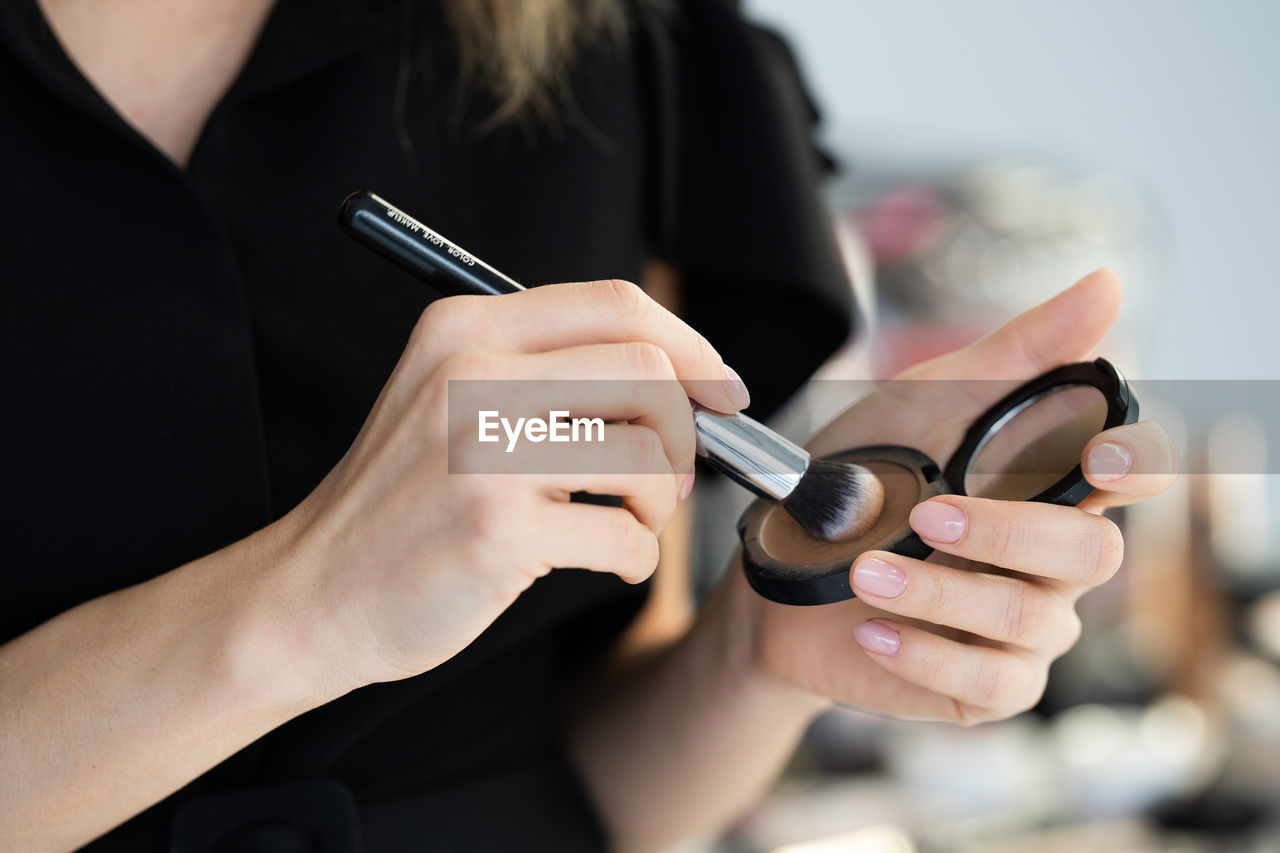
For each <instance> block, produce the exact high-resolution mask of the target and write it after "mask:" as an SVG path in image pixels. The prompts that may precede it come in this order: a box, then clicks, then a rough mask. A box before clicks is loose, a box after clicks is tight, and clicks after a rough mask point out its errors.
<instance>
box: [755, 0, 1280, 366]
mask: <svg viewBox="0 0 1280 853" xmlns="http://www.w3.org/2000/svg"><path fill="white" fill-rule="evenodd" d="M745 7H746V9H747V11H748V13H749V14H751V15H753V16H754V17H756V18H759V19H761V20H763V21H765V22H767V23H770V24H772V25H774V26H776V27H777V28H778V29H780V30H782V31H783V32H784V33H785V34H787V35H788V36H789V37H790V39H791V42H792V44H793V45H794V46H795V47H796V49H797V51H798V53H799V54H800V56H801V61H802V64H803V66H804V68H805V71H806V73H807V76H808V79H809V82H810V84H811V86H812V87H813V89H814V91H815V94H816V95H817V97H818V99H819V100H820V102H821V104H822V107H823V109H824V111H825V113H826V125H827V128H826V134H825V135H826V139H827V142H828V144H829V145H830V146H831V147H832V148H833V149H834V150H836V151H837V152H839V153H841V154H842V155H844V157H845V158H846V159H850V160H853V161H856V162H858V163H861V164H863V168H867V169H873V168H876V167H878V166H887V167H892V168H895V169H896V168H901V167H904V166H905V167H911V166H922V167H930V166H935V165H938V164H940V163H948V162H956V161H958V160H964V159H967V158H971V157H983V156H998V155H1002V154H1013V155H1027V154H1032V155H1037V156H1040V157H1041V158H1042V159H1046V160H1049V161H1053V160H1055V159H1057V160H1059V161H1061V162H1064V163H1068V164H1075V165H1079V166H1083V167H1086V168H1091V169H1093V168H1096V169H1103V170H1107V171H1114V172H1117V173H1119V174H1122V175H1126V176H1128V177H1129V178H1131V179H1133V180H1134V181H1135V182H1136V183H1137V184H1138V185H1139V186H1140V187H1142V189H1143V190H1144V191H1145V194H1146V196H1147V198H1148V200H1149V201H1150V202H1151V203H1152V204H1153V206H1154V207H1155V208H1156V212H1157V214H1158V215H1159V216H1160V217H1162V218H1163V220H1164V228H1165V230H1166V232H1167V234H1168V236H1169V238H1170V239H1169V245H1168V246H1167V247H1166V248H1167V250H1168V251H1169V257H1168V259H1167V261H1166V268H1167V270H1168V274H1167V280H1162V281H1159V282H1152V283H1149V288H1150V292H1149V293H1147V294H1146V298H1144V299H1143V300H1141V302H1142V303H1146V304H1147V305H1148V307H1147V308H1146V309H1145V310H1153V308H1154V310H1157V311H1159V312H1161V314H1162V315H1163V316H1162V321H1161V322H1159V323H1158V324H1157V323H1149V324H1145V325H1143V324H1139V325H1140V326H1141V327H1142V328H1145V329H1147V331H1146V332H1145V333H1144V334H1145V335H1146V336H1147V337H1148V340H1140V341H1138V343H1139V345H1140V346H1141V347H1142V351H1143V358H1142V362H1143V367H1142V375H1143V376H1147V377H1161V378H1176V379H1189V378H1196V379H1204V378H1223V377H1232V378H1280V273H1277V268H1278V266H1280V252H1277V248H1280V0H1201V2H1194V0H1065V1H1064V0H1058V2H1047V0H746V3H745ZM1064 284H1066V282H1064ZM1153 297H1154V299H1153ZM1152 303H1159V304H1156V305H1153V304H1152Z"/></svg>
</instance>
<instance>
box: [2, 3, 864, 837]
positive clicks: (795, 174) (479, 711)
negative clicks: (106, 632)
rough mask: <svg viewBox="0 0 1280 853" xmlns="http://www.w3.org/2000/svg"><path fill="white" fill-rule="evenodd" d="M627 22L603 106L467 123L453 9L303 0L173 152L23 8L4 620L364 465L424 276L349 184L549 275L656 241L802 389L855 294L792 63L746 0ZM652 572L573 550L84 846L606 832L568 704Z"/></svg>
mask: <svg viewBox="0 0 1280 853" xmlns="http://www.w3.org/2000/svg"><path fill="white" fill-rule="evenodd" d="M636 24H637V25H636V27H635V28H634V32H633V33H632V37H631V39H630V41H629V42H628V44H627V45H625V46H604V45H601V46H598V47H595V48H593V49H591V50H589V51H587V52H586V54H585V55H583V56H582V57H581V58H580V60H579V62H578V64H577V66H576V69H575V72H574V75H573V81H572V82H573V91H574V94H575V100H576V104H577V106H578V108H579V110H580V116H577V117H571V118H570V119H569V120H567V121H565V122H564V123H562V126H561V127H559V128H550V127H545V126H540V127H510V128H504V129H500V130H497V131H493V132H489V133H480V132H478V131H477V125H478V124H479V122H480V121H481V120H482V119H483V118H484V117H486V116H487V115H488V114H489V111H490V109H491V108H492V106H493V104H492V102H491V100H490V99H488V98H487V97H484V96H481V95H479V94H475V93H472V94H470V95H469V96H468V97H466V98H463V97H460V95H459V93H458V90H457V87H456V85H455V83H456V80H455V75H454V70H453V69H454V67H455V63H456V60H455V57H454V55H453V53H452V47H451V45H450V43H449V40H448V38H447V35H446V28H445V27H444V25H443V22H442V21H441V19H440V13H439V10H438V9H437V8H436V5H435V4H434V3H421V2H418V3H414V2H400V0H363V2H357V0H309V2H308V1H307V0H280V2H279V3H278V6H277V8H276V9H275V10H274V12H273V13H272V16H271V17H270V19H269V21H268V23H267V25H266V28H265V30H264V32H263V34H262V36H261V38H260V40H259V42H258V44H257V45H256V47H255V49H254V52H253V54H252V56H251V57H250V59H249V62H248V64H247V66H246V67H245V69H244V71H243V72H242V74H241V75H240V77H239V78H238V79H237V80H236V81H235V83H234V85H233V86H232V88H231V90H230V92H229V93H228V94H227V95H226V97H225V98H224V99H223V100H222V102H221V103H220V104H219V105H218V107H217V108H216V110H215V111H214V113H213V115H212V117H211V118H210V120H209V122H208V124H207V125H206V127H205V128H204V130H203V132H202V134H201V136H200V139H199V141H198V144H197V146H196V148H195V151H194V153H193V155H192V157H191V161H190V164H189V166H188V168H187V169H186V170H185V171H184V170H181V169H179V168H176V167H175V166H174V165H173V164H172V163H171V162H170V161H169V160H167V159H166V158H165V157H164V156H163V155H162V154H161V153H160V152H158V151H157V150H156V149H155V148H154V147H152V146H151V145H150V144H149V143H148V142H147V141H146V140H145V139H144V138H143V137H141V136H140V135H139V134H138V133H137V132H136V131H134V130H133V129H132V128H131V127H130V126H129V125H128V124H127V123H126V122H125V121H123V120H122V119H121V118H120V117H119V115H117V114H116V113H115V112H114V111H113V110H112V108H111V107H110V106H109V105H108V104H107V103H106V102H105V101H104V100H103V99H102V98H101V97H100V96H99V95H98V94H97V93H96V91H95V90H94V89H93V88H92V86H91V85H90V84H89V83H88V82H87V81H86V80H85V79H84V78H83V77H82V76H81V74H80V73H79V72H78V70H77V69H76V68H75V67H74V65H73V64H72V63H71V62H70V60H69V59H68V58H67V56H66V55H65V54H64V52H63V51H62V49H61V48H60V47H59V45H58V44H57V42H56V40H55V39H54V37H53V35H52V33H51V32H50V31H49V29H48V27H47V26H46V24H45V22H44V20H43V18H42V17H41V16H40V13H39V10H38V7H37V6H36V3H35V0H16V2H6V3H3V4H0V117H2V118H0V122H2V123H3V130H2V131H0V162H2V163H3V166H2V167H0V190H2V192H0V198H2V199H3V203H2V204H0V283H2V284H3V287H4V293H5V300H4V307H3V310H0V347H3V351H2V352H3V359H2V363H3V364H4V379H3V383H4V384H3V389H4V399H5V406H4V412H5V414H4V417H3V418H0V422H2V424H3V425H2V426H0V440H2V441H3V447H4V448H5V451H6V464H5V468H6V473H5V478H4V483H5V487H4V489H3V498H0V500H2V501H3V514H2V515H0V518H2V519H3V521H2V522H0V524H3V536H2V537H0V542H2V543H3V546H2V547H3V551H4V556H3V561H2V563H0V572H2V573H3V576H4V580H5V587H6V588H5V592H4V593H3V594H0V640H5V639H9V638H12V637H14V636H16V635H18V634H20V633H22V632H24V631H27V630H29V629H31V628H32V627H34V626H36V625H38V624H39V623H41V622H43V621H45V620H48V619H49V618H51V617H52V616H54V615H55V614H57V613H59V612H61V611H64V610H66V609H68V608H70V607H72V606H74V605H76V604H78V603H80V602H83V601H86V600H88V599H90V598H93V597H95V596H99V595H102V594H104V593H107V592H110V591H113V590H117V589H120V588H122V587H125V586H128V585H130V584H134V583H138V582H141V581H144V580H147V579H148V578H151V577H154V576H156V575H157V574H159V573H162V572H164V571H166V570H168V569H171V568H173V567H175V566H178V565H180V564H182V563H184V562H186V561H189V560H191V559H193V558H195V557H197V556H200V555H202V554H206V553H208V552H211V551H213V550H216V549H218V548H220V547H222V546H224V545H227V544H228V543H230V542H233V541H235V540H237V539H239V538H241V537H243V536H245V535H247V534H248V533H250V532H251V531H253V530H255V529H258V528H261V527H262V526H264V525H266V524H268V523H270V522H271V521H272V520H273V519H275V518H278V517H279V516H281V515H282V514H283V513H284V512H286V511H287V510H288V509H289V508H291V507H292V506H294V505H295V504H296V503H297V502H298V501H299V500H300V499H301V498H302V497H303V496H305V495H306V494H307V493H308V492H309V491H310V490H311V489H312V488H313V487H314V486H315V485H316V483H318V482H319V480H320V479H321V477H323V475H324V474H325V473H326V472H327V471H328V469H329V468H330V467H331V466H332V465H333V464H334V463H335V462H336V461H337V460H338V459H339V458H340V457H341V455H342V454H343V452H344V451H345V450H346V449H347V447H348V446H349V444H350V442H351V440H352V439H353V438H354V436H355V434H356V433H357V431H358V430H359V428H360V425H361V423H362V421H363V419H364V417H365V415H366V414H367V413H368V410H369V408H370V406H371V404H372V402H373V400H374V398H375V396H376V395H377V393H378V390H379V389H380V387H381V386H382V384H383V382H384V381H385V380H386V378H387V377H388V375H389V374H390V370H391V368H392V366H393V365H394V363H395V361H396V359H397V357H398V356H399V354H400V352H401V349H402V348H403V346H404V343H405V341H406V339H407V336H408V333H409V330H410V328H411V327H412V326H413V323H414V321H415V320H416V318H417V316H418V314H419V313H420V312H421V310H422V308H423V307H424V306H425V305H427V304H428V303H429V302H430V301H431V300H432V299H433V298H434V297H435V294H434V293H432V292H431V291H429V290H428V289H426V288H425V287H424V286H423V285H422V284H420V283H419V282H418V281H416V280H415V279H412V278H410V277H409V276H407V275H405V274H404V273H402V272H400V271H399V270H398V269H396V268H394V267H392V266H391V265H390V264H388V263H386V262H385V261H383V260H381V259H379V258H377V257H375V256H373V255H372V254H371V253H369V252H368V251H367V250H366V249H364V248H361V247H359V246H356V245H355V244H353V243H352V242H350V241H349V240H347V239H346V238H344V237H342V236H341V235H340V234H339V232H338V231H337V229H336V226H335V220H334V216H335V211H336V207H337V204H338V203H339V201H341V199H342V198H343V197H344V196H345V195H346V193H348V192H349V191H351V190H353V189H359V188H367V189H372V190H375V191H377V192H379V193H381V194H382V195H384V196H386V197H387V198H388V199H390V200H391V201H393V202H394V203H395V204H397V205H399V206H400V207H402V208H403V209H405V210H407V211H409V212H411V213H413V214H414V215H415V216H417V217H418V218H420V219H421V220H422V221H424V222H426V223H428V224H429V225H431V226H432V227H433V228H435V229H437V230H439V231H440V232H441V233H443V234H446V235H448V236H449V237H450V238H451V239H453V240H455V241H457V242H458V243H460V244H461V245H463V246H466V247H467V248H469V249H471V250H472V251H474V252H476V253H477V255H478V256H480V257H482V258H485V259H486V260H488V261H489V262H491V263H493V264H494V265H495V266H497V267H498V268H500V269H502V270H504V271H506V272H508V273H509V274H512V275H514V276H516V277H517V278H519V279H520V280H522V281H524V282H526V283H543V282H552V281H573V280H589V279H597V278H608V277H617V278H630V279H632V280H635V279H636V278H638V276H639V273H640V269H641V265H642V263H643V262H644V260H645V259H646V258H649V257H661V258H664V259H666V260H668V261H670V262H671V263H673V264H674V265H676V266H677V267H678V268H680V269H681V270H682V273H683V280H684V284H685V290H686V297H685V298H686V308H687V310H686V317H687V319H689V320H690V322H691V323H692V324H693V325H694V326H695V327H697V328H699V329H700V330H701V331H702V332H704V333H705V334H706V335H707V336H708V337H709V338H710V339H711V340H712V341H713V342H714V343H715V344H716V345H717V347H718V348H719V349H720V350H721V352H722V353H723V354H724V355H725V357H726V360H727V362H728V363H729V364H732V365H734V366H735V367H736V368H737V369H738V370H739V372H740V373H741V374H742V375H743V377H744V378H745V379H746V381H747V383H748V385H749V386H750V387H751V389H752V392H753V399H754V400H755V403H754V404H753V407H752V412H753V413H755V414H767V412H768V411H769V410H771V409H773V408H774V407H776V406H777V405H778V404H779V403H781V402H782V401H783V400H784V399H785V398H786V397H787V396H788V395H789V394H790V393H791V392H792V391H794V390H795V388H796V387H797V386H798V385H799V383H800V382H801V381H802V380H803V379H804V377H805V376H806V375H807V374H808V373H809V372H810V371H811V370H812V369H813V368H815V367H816V366H817V365H818V364H819V363H820V362H821V360H822V359H823V358H825V357H826V356H827V355H828V354H830V353H831V352H832V351H833V350H834V349H835V348H836V347H837V346H838V345H839V344H840V343H841V342H842V341H843V340H844V338H845V336H846V334H847V332H848V329H849V322H850V318H851V307H850V303H849V296H848V288H847V286H846V283H845V280H844V276H843V274H842V272H841V269H840V266H839V263H838V259H837V258H836V255H835V252H834V249H833V247H832V244H831V241H830V237H829V234H828V230H827V226H826V220H825V217H824V214H823V212H822V209H821V205H820V204H819V201H818V198H817V192H816V187H817V182H818V180H819V177H820V174H821V172H822V169H823V164H822V161H821V158H820V157H819V155H817V153H816V152H815V149H814V148H813V147H812V146H811V144H810V142H809V139H808V132H809V128H810V124H811V122H812V119H813V115H812V112H811V107H810V106H809V104H808V102H807V101H806V100H805V98H804V94H803V91H802V89H801V87H800V85H799V82H798V79H797V76H796V74H795V70H794V65H793V64H792V63H791V62H790V59H789V57H788V55H787V53H786V51H785V48H783V47H782V46H781V44H780V42H778V41H777V40H776V39H774V38H773V37H771V36H768V35H767V34H765V33H763V32H762V31H759V30H757V29H754V28H752V27H749V26H748V25H746V24H745V23H744V22H743V21H742V20H741V19H740V17H739V16H738V13H737V11H736V9H735V8H734V7H733V5H732V4H730V3H727V2H723V0H698V2H687V3H683V4H680V5H679V6H678V7H677V8H676V9H674V10H673V11H671V12H669V13H664V14H663V15H662V16H658V15H657V14H655V13H653V12H652V11H642V12H640V11H638V12H637V22H636ZM766 330H767V331H768V335H767V337H766V336H765V335H764V332H765V331H766ZM760 340H771V341H778V340H782V341H785V342H786V345H785V348H783V347H780V348H778V349H775V350H768V351H766V350H764V349H763V348H762V347H760V346H759V345H758V343H757V342H758V341H760ZM643 596H644V588H643V587H639V588H636V587H629V586H627V585H626V584H624V583H622V582H621V581H619V580H618V579H616V578H613V577H612V576H605V575H599V574H593V573H588V572H583V571H577V570H560V571H556V572H553V573H552V574H551V575H550V576H548V577H547V578H545V579H543V580H540V581H539V582H538V583H536V584H535V585H534V586H533V587H532V588H531V589H530V590H529V591H528V592H527V593H526V594H525V595H524V596H522V597H521V599H520V600H519V601H518V602H517V603H516V604H515V605H514V606H513V607H512V608H511V609H510V611H508V612H507V613H506V614H504V615H503V616H502V617H501V618H500V619H499V620H498V621H497V622H496V623H495V624H494V625H493V626H492V628H491V629H490V630H489V631H487V632H486V633H485V634H484V635H483V636H481V637H480V638H479V639H478V640H477V641H476V642H475V643H474V644H473V645H472V646H471V647H469V648H467V649H466V650H465V651H464V652H463V653H461V654H459V655H458V656H457V657H455V658H454V659H452V660H450V661H449V662H447V663H446V664H444V665H442V666H440V667H437V668H436V669H434V670H432V671H431V672H428V673H426V674H424V675H422V676H420V677H417V678H413V679H409V680H407V681H403V682H397V683H393V684H383V685H375V686H372V687H368V688H365V689H362V690H358V691H356V692H354V693H352V694H350V695H348V696H346V697H343V698H342V699H339V700H337V701H335V702H332V703H330V704H328V705H325V706H323V707H321V708H318V709H316V710H314V711H312V712H310V713H307V714H305V715H303V716H301V717H299V718H298V719H296V720H294V721H292V722H290V723H288V724H287V725H285V726H283V727H281V728H280V729H278V730H276V731H274V732H272V733H271V734H269V735H268V736H266V737H264V738H262V739H261V740H260V741H258V742H256V743H254V744H253V745H251V746H249V747H248V748H246V749H245V750H243V751H242V752H240V753H239V754H237V755H235V756H233V757H232V758H230V759H228V760H227V761H226V762H224V763H223V764H222V765H220V766H218V767H217V768H214V769H213V770H211V771H210V772H208V773H207V774H205V775H204V776H202V777H201V778H200V779H198V780H196V781H195V782H193V783H192V784H191V785H189V786H187V787H186V788H184V789H183V790H181V791H179V792H178V793H176V794H174V795H173V796H171V797H170V798H168V799H167V800H166V801H165V802H163V803H161V804H159V805H157V806H156V807H154V808H152V809H150V810H148V811H147V812H145V813H143V814H142V815H139V816H138V817H137V818H135V819H133V820H131V821H129V822H128V823H126V824H125V825H124V826H122V827H120V828H118V829H117V830H115V831H113V832H111V833H109V834H108V835H107V836H105V837H103V838H102V839H99V841H97V842H95V844H94V845H92V847H93V848H94V849H103V850H108V849H110V850H115V849H120V850H133V851H136V850H160V849H164V848H166V847H169V846H172V847H173V848H174V849H180V850H188V849H190V850H196V849H199V850H233V849H234V850H252V849H286V848H287V849H317V850H321V849H341V848H340V847H339V846H334V845H337V844H338V843H339V841H340V840H341V839H348V840H350V839H353V838H356V837H362V838H363V844H364V848H365V849H369V850H397V849H406V850H408V849H414V850H420V849H458V848H466V849H503V850H511V849H557V850H572V849H582V848H586V849H590V848H594V847H599V846H601V844H602V836H601V834H600V827H599V826H598V823H597V822H596V819H595V817H594V815H593V813H592V810H591V808H590V806H589V804H588V803H587V801H586V798H585V796H584V795H583V792H582V791H581V789H580V787H579V785H578V783H577V781H576V779H575V778H574V775H573V773H572V772H571V770H570V769H569V767H568V764H567V762H566V760H565V757H564V753H563V750H562V748H561V746H560V743H559V741H558V738H557V733H556V725H555V710H554V704H555V699H556V696H557V693H558V692H559V690H560V689H561V688H562V687H563V685H565V684H566V683H568V682H569V681H571V680H572V679H573V678H574V677H575V676H576V675H577V674H579V673H580V672H581V670H582V669H583V668H584V667H585V666H587V665H589V664H590V663H591V662H592V660H593V659H594V658H595V657H596V656H597V655H598V654H599V653H600V652H601V651H602V650H603V649H605V648H606V647H607V646H608V644H609V643H610V642H611V640H612V639H613V638H615V637H616V636H617V634H618V633H619V631H620V630H621V629H622V628H623V627H624V626H625V625H626V623H627V622H628V621H629V620H630V619H631V618H632V616H633V615H634V614H635V612H636V611H637V609H638V608H639V606H640V604H641V603H642V601H643ZM193 677H195V678H198V677H199V674H198V673H193ZM319 780H326V781H323V782H321V781H319ZM307 824H315V825H316V827H319V826H321V825H323V827H324V828H313V830H307V831H302V830H299V829H298V827H297V825H307ZM291 827H292V828H291ZM300 832H301V834H299V833H300ZM307 832H311V835H310V836H307V834H306V833H307ZM305 837H310V838H311V839H312V840H311V842H308V843H311V844H313V845H314V846H312V847H308V846H305V845H303V846H296V845H299V844H302V842H301V841H299V839H303V838H305ZM219 838H221V839H222V840H221V841H219V840H218V839H219ZM290 839H292V840H290ZM289 844H293V845H295V846H293V847H289V846H288V845H289ZM255 845H257V846H255Z"/></svg>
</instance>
